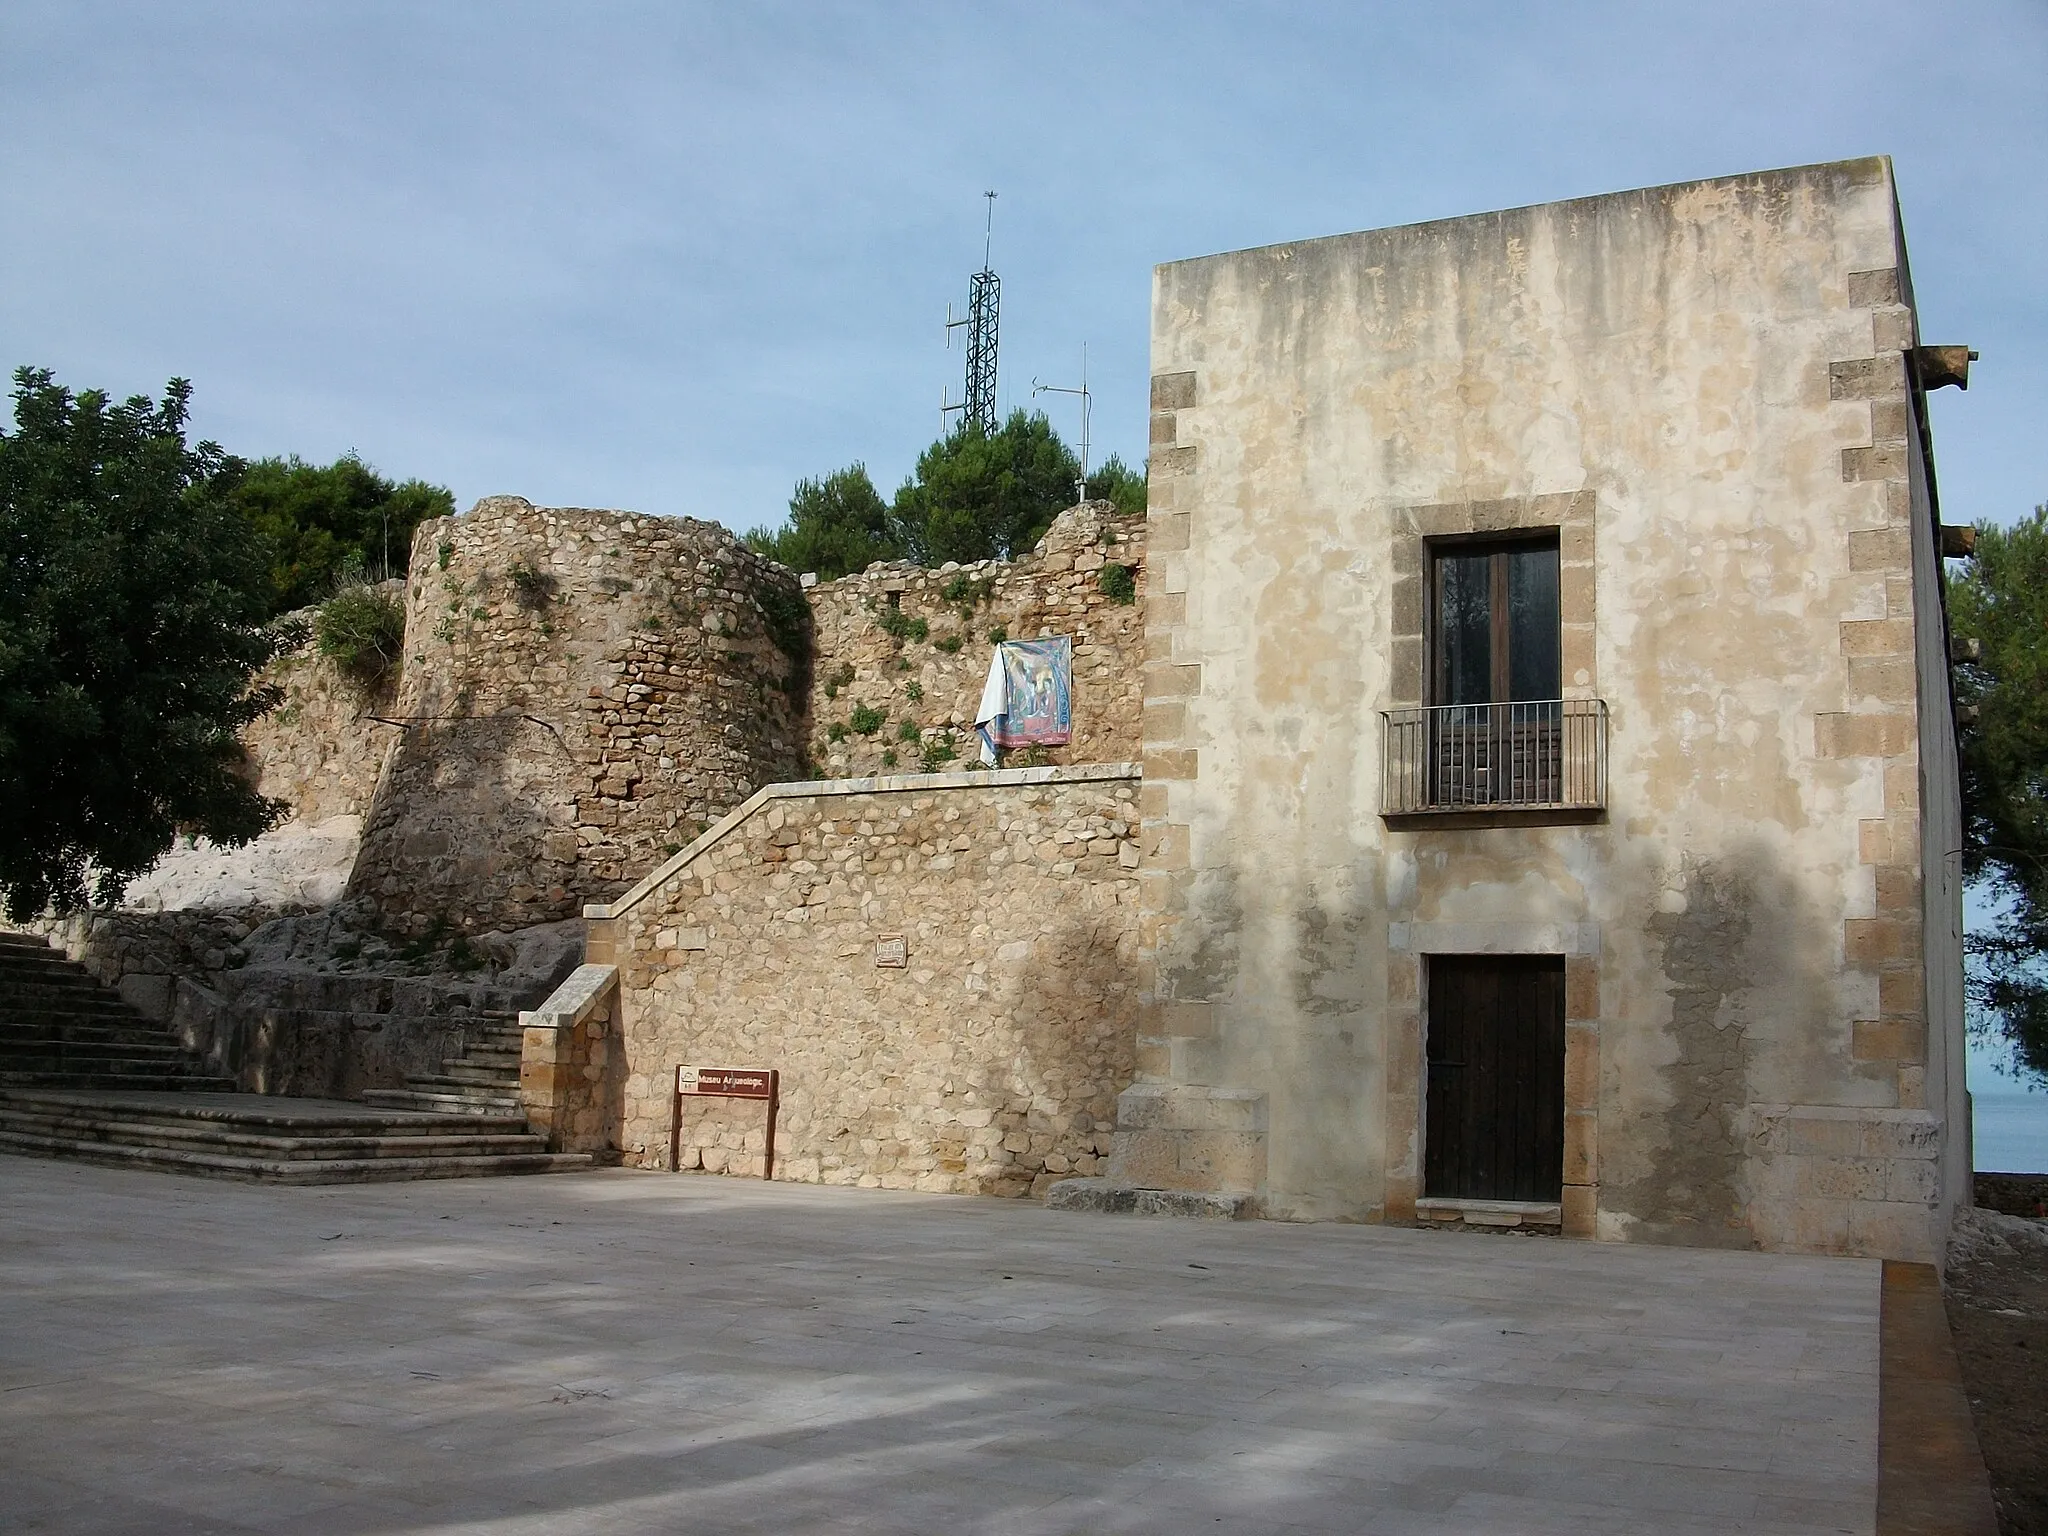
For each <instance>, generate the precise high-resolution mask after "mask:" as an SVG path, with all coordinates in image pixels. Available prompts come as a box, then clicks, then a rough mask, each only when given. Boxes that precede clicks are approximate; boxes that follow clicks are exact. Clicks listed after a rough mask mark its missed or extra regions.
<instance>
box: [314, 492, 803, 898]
mask: <svg viewBox="0 0 2048 1536" xmlns="http://www.w3.org/2000/svg"><path fill="white" fill-rule="evenodd" d="M805 629H806V614H805V609H804V604H803V598H802V593H801V590H800V589H799V587H798V584H797V580H796V577H795V576H794V574H792V573H791V572H788V571H786V570H784V569H783V568H782V567H781V566H779V565H776V564H774V563H773V562H772V561H768V560H764V559H762V558H761V557H760V556H758V555H756V554H754V553H753V552H752V551H750V550H748V549H747V548H746V547H745V546H744V545H742V544H741V543H740V542H739V541H738V540H737V539H735V538H733V536H732V535H731V534H729V533H727V532H726V531H725V530H724V529H723V528H720V527H717V526H716V525H714V524H710V523H703V522H698V521H695V520H694V519H690V518H656V517H642V516H636V515H634V514H631V513H624V512H610V511H592V510H588V509H583V508H550V507H536V506H533V505H532V504H531V503H529V502H527V501H524V500H522V499H521V498H519V497H515V496H497V497H487V498H486V499H484V500H482V501H480V502H478V503H477V504H476V506H475V507H474V508H473V509H472V510H471V511H470V512H469V513H467V514H466V515H463V516H460V517H452V518H441V519H437V520H435V521H433V522H429V523H423V524H421V525H420V528H419V529H418V531H417V532H416V533H415V535H414V537H413V546H412V558H411V564H410V575H409V577H408V589H407V598H406V654H405V665H404V672H403V676H402V678H401V681H400V684H399V689H398V696H397V698H396V700H395V701H394V703H393V706H392V711H391V715H390V718H391V719H393V720H396V721H400V722H403V723H402V725H400V726H395V727H386V729H389V730H391V731H393V732H394V733H395V734H399V735H400V739H399V741H398V744H397V746H396V747H395V748H394V749H393V750H392V754H391V758H390V761H389V764H388V766H387V767H386V769H385V772H384V778H383V781H382V783H381V784H380V785H379V788H378V792H377V798H376V803H375V805H374V806H373V808H372V809H371V811H370V815H369V820H368V823H367V825H366V827H365V829H364V835H363V848H362V852H361V854H360V855H359V856H358V858H357V861H356V866H355V870H354V874H353V876H352V878H351V881H350V895H351V896H361V897H367V898H368V899H370V900H372V901H374V902H375V903H376V904H377V906H378V908H379V910H380V912H381V913H382V916H383V920H384V922H385V924H386V925H387V926H388V927H391V928H396V929H411V930H412V931H415V932H420V931H425V930H427V929H429V928H431V927H433V926H435V925H437V924H441V925H445V926H447V927H450V928H454V929H458V930H472V931H481V930H486V929H491V928H519V927H524V926H527V925H529V924H534V923H541V922H547V921H550V920H553V919H556V918H561V917H565V916H572V915H574V914H575V912H576V911H577V910H578V909H579V908H580V907H581V906H582V905H583V904H584V903H585V902H588V901H592V900H597V899H600V898H602V897H605V896H610V895H614V894H616V893H618V892H619V891H621V890H623V889H624V888H625V887H626V886H627V885H628V884H629V883H631V881H632V880H633V878H634V877H635V876H636V875H638V874H639V873H640V872H641V871H644V870H646V869H648V868H650V867H651V866H653V865H655V864H658V863H659V862H660V861H661V860H662V858H663V857H664V856H665V855H666V854H668V853H671V852H673V851H674V850H675V849H677V848H679V847H681V846H682V845H684V844H686V843H688V842H689V841H690V840H691V838H692V837H694V836H695V835H696V834H697V833H698V832H699V831H700V830H701V829H702V828H703V827H704V825H705V824H707V823H709V822H711V821H713V820H715V819H716V818H717V817H719V816H721V815H723V814H724V813H725V812H726V811H727V810H729V809H731V808H732V807H733V806H735V805H737V804H738V803H739V802H740V801H742V800H744V799H745V798H746V797H747V796H748V795H749V794H750V793H752V792H753V791H754V790H755V789H756V788H758V787H759V786H760V785H762V784H764V783H769V782H772V781H775V780H780V779H789V778H792V777H795V776H797V770H798V765H799V762H800V759H801V755H802V734H801V733H802V723H801V715H802V705H803V699H804V685H805V679H804V674H803V669H802V653H803V651H804V649H805V646H806V644H807V641H806V637H805Z"/></svg>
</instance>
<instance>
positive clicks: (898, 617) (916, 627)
mask: <svg viewBox="0 0 2048 1536" xmlns="http://www.w3.org/2000/svg"><path fill="white" fill-rule="evenodd" d="M875 623H877V624H878V625H880V626H881V629H882V633H883V634H885V635H888V636H890V637H892V638H893V639H897V640H923V639H925V638H926V637H927V636H929V635H930V634H931V632H932V627H931V625H929V624H927V623H926V622H925V621H924V620H923V619H913V618H912V617H911V616H910V615H909V614H907V613H905V612H904V611H903V610H902V609H901V608H895V607H885V608H883V609H881V610H880V611H879V612H878V613H876V615H875Z"/></svg>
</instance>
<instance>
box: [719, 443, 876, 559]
mask: <svg viewBox="0 0 2048 1536" xmlns="http://www.w3.org/2000/svg"><path fill="white" fill-rule="evenodd" d="M747 544H748V546H749V547H750V548H751V549H753V550H754V551H755V552H756V553H758V554H763V555H766V556H767V557H768V558H769V559H771V560H779V561H781V562H782V563H783V564H784V565H786V566H788V567H789V568H790V569H791V570H793V571H816V572H817V573H818V576H819V578H820V579H821V580H824V581H830V580H832V579H833V578H834V577H837V576H847V575H851V574H852V573H853V572H855V571H864V570H866V569H867V568H868V567H869V566H870V565H872V564H873V563H874V562H875V561H877V560H894V559H896V558H897V556H898V555H899V554H901V550H900V549H899V548H898V546H897V544H896V541H895V536H894V535H893V534H892V533H891V532H890V529H889V508H888V506H887V504H886V503H885V502H884V501H883V500H882V496H881V493H880V492H879V491H877V490H876V489H875V483H874V481H872V480H870V479H869V478H868V470H867V466H866V465H865V464H851V465H848V466H847V467H846V468H845V469H842V470H837V471H835V472H834V473H832V474H829V475H827V476H825V478H824V479H822V480H799V481H798V482H797V484H796V492H795V494H793V495H792V496H791V497H790V498H789V521H788V522H786V523H784V524H783V526H782V527H780V528H777V529H774V530H772V531H769V530H762V529H757V530H755V531H754V532H753V533H750V534H748V535H747Z"/></svg>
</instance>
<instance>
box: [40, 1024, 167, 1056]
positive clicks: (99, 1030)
mask: <svg viewBox="0 0 2048 1536" xmlns="http://www.w3.org/2000/svg"><path fill="white" fill-rule="evenodd" d="M44 1050H112V1051H127V1052H143V1053H151V1052H167V1053H169V1054H171V1055H182V1054H183V1050H182V1048H181V1047H180V1046H179V1045H178V1044H177V1042H175V1041H174V1040H172V1039H171V1037H170V1036H169V1035H168V1034H166V1033H165V1032H164V1031H163V1030H160V1029H158V1030H149V1029H142V1028H137V1027H135V1026H132V1025H131V1026H129V1027H126V1028H111V1027H109V1026H106V1025H100V1026H97V1027H95V1026H93V1025H91V1024H71V1025H66V1026H65V1027H63V1028H61V1029H51V1030H31V1029H19V1028H14V1027H0V1056H4V1055H5V1054H7V1053H8V1052H10V1051H44Z"/></svg>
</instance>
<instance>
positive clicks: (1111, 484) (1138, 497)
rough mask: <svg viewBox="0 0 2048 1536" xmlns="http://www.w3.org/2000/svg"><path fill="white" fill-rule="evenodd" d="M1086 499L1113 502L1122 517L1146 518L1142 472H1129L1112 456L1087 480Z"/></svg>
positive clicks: (1136, 470) (1137, 470) (1120, 461)
mask: <svg viewBox="0 0 2048 1536" xmlns="http://www.w3.org/2000/svg"><path fill="white" fill-rule="evenodd" d="M1088 495H1089V497H1090V499H1092V500H1095V501H1113V502H1115V503H1116V509H1117V511H1118V512H1120V513H1122V514H1123V515H1124V516H1125V517H1143V516H1144V515H1145V471H1144V470H1142V469H1132V468H1131V467H1130V466H1129V465H1127V464H1126V463H1124V461H1123V460H1122V459H1120V458H1118V457H1117V456H1116V455H1115V454H1113V453H1112V454H1111V455H1110V456H1109V457H1108V458H1106V459H1104V460H1103V461H1102V465H1101V467H1100V468H1099V469H1095V470H1093V471H1091V472H1090V473H1089V476H1088Z"/></svg>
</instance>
